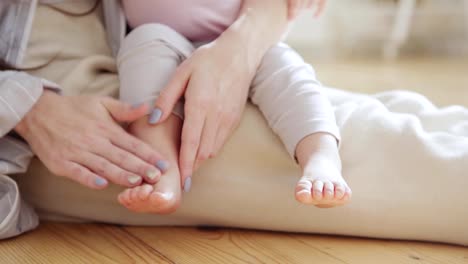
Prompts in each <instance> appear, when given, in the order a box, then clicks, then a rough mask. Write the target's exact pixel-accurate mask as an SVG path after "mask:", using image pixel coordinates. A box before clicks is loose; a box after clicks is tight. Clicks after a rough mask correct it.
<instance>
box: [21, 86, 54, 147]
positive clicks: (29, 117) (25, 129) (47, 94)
mask: <svg viewBox="0 0 468 264" xmlns="http://www.w3.org/2000/svg"><path fill="white" fill-rule="evenodd" d="M53 96H58V95H57V94H56V93H55V92H52V91H49V90H46V89H45V90H44V92H43V93H42V95H41V96H40V97H39V99H38V100H37V102H36V104H35V105H34V106H33V107H32V108H31V110H29V112H28V113H27V114H26V115H25V116H24V117H23V118H22V119H21V121H20V122H19V123H18V124H16V126H15V128H14V129H13V130H14V131H15V132H16V133H17V134H18V135H20V136H21V137H23V138H24V139H27V137H28V135H29V134H30V133H29V132H30V123H31V122H32V121H33V120H34V114H35V112H36V111H37V108H38V107H40V106H41V105H43V104H48V101H49V100H50V98H51V97H53Z"/></svg>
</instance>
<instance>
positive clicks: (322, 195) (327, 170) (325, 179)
mask: <svg viewBox="0 0 468 264" xmlns="http://www.w3.org/2000/svg"><path fill="white" fill-rule="evenodd" d="M334 164H335V163H334V162H330V161H327V160H324V159H311V160H310V161H309V164H308V165H307V167H306V170H304V174H303V176H302V178H301V179H300V180H299V182H298V183H297V185H296V200H298V201H299V202H301V203H304V204H313V205H315V206H317V207H320V208H329V207H334V206H339V205H344V204H345V203H347V202H348V201H349V199H350V198H351V189H350V188H349V186H348V184H347V183H346V181H345V180H344V179H343V177H342V176H341V172H340V170H339V168H337V167H336V165H334Z"/></svg>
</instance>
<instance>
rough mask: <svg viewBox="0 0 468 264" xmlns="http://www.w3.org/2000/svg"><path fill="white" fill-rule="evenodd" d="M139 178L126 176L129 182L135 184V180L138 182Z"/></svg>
mask: <svg viewBox="0 0 468 264" xmlns="http://www.w3.org/2000/svg"><path fill="white" fill-rule="evenodd" d="M140 179H141V177H140V176H131V177H128V182H129V183H130V184H136V183H137V182H139V181H140Z"/></svg>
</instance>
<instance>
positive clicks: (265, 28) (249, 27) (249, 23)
mask: <svg viewBox="0 0 468 264" xmlns="http://www.w3.org/2000/svg"><path fill="white" fill-rule="evenodd" d="M287 10H288V8H287V1H284V0H272V1H265V0H244V3H243V6H242V10H241V12H240V15H239V17H238V19H237V20H236V21H235V22H234V23H233V24H232V25H231V26H230V27H229V28H228V29H227V30H226V31H225V32H224V33H223V34H222V35H221V36H220V38H219V39H218V41H227V42H229V43H230V44H231V45H235V44H238V45H239V46H241V47H243V49H242V50H243V51H245V53H244V54H245V55H246V56H247V57H248V61H249V63H248V65H247V66H248V67H249V68H250V69H252V70H253V69H256V68H257V67H258V65H259V63H260V61H261V59H262V58H263V56H264V55H265V53H266V52H267V51H268V49H269V48H270V47H271V46H273V45H274V44H276V43H277V42H279V41H280V40H281V38H282V36H283V35H284V34H285V32H286V30H287V28H288V17H287V14H288V11H287Z"/></svg>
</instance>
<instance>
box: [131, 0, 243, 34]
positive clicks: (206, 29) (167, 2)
mask: <svg viewBox="0 0 468 264" xmlns="http://www.w3.org/2000/svg"><path fill="white" fill-rule="evenodd" d="M123 5H124V10H125V15H126V16H127V20H128V23H129V25H130V26H131V27H132V28H135V27H137V26H139V25H142V24H147V23H160V24H165V25H167V26H169V27H171V28H172V29H174V30H176V31H177V32H179V33H180V34H182V35H184V36H185V37H186V38H188V39H189V40H191V41H194V42H197V41H209V40H213V39H215V38H216V37H218V36H219V35H220V34H221V33H222V32H223V31H224V30H226V29H227V28H228V27H229V26H230V25H231V24H232V23H233V22H234V21H235V20H236V19H237V16H238V15H239V12H240V9H241V6H242V0H123Z"/></svg>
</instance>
